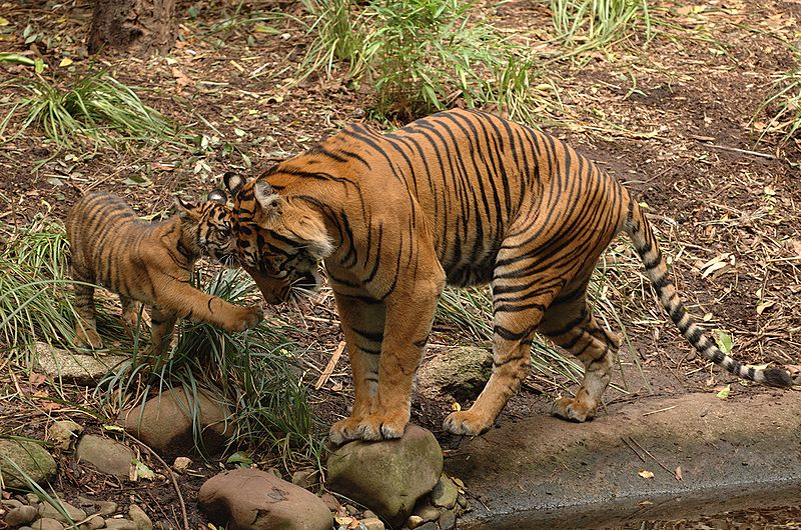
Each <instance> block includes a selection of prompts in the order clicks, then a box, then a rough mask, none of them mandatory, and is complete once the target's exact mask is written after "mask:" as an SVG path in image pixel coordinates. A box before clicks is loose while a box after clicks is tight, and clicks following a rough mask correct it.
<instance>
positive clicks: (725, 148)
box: [690, 134, 779, 160]
mask: <svg viewBox="0 0 801 530" xmlns="http://www.w3.org/2000/svg"><path fill="white" fill-rule="evenodd" d="M690 138H692V139H693V140H698V141H699V142H711V141H713V140H714V138H712V137H710V136H696V135H692V134H691V135H690ZM703 145H706V146H707V147H714V148H715V149H720V150H721V151H732V152H735V153H741V154H743V155H751V156H758V157H761V158H768V159H770V160H779V158H778V157H777V156H774V155H771V154H768V153H760V152H759V151H749V150H748V149H739V148H737V147H729V146H728V145H719V144H708V143H704V144H703Z"/></svg>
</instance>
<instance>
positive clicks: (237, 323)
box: [152, 276, 263, 333]
mask: <svg viewBox="0 0 801 530" xmlns="http://www.w3.org/2000/svg"><path fill="white" fill-rule="evenodd" d="M162 278H164V283H163V287H162V288H161V289H160V292H159V293H158V294H157V300H156V304H155V305H157V306H158V307H159V309H161V311H162V312H163V313H172V314H174V315H177V316H178V317H180V318H188V319H190V320H195V321H199V322H206V323H207V324H211V325H213V326H217V327H218V328H222V329H224V330H226V331H244V330H246V329H248V328H252V327H253V326H255V325H256V324H258V323H259V322H261V319H262V316H263V313H262V310H261V307H260V306H247V307H246V306H239V305H234V304H232V303H229V302H226V301H225V300H223V299H222V298H219V297H217V296H212V295H210V294H207V293H204V292H203V291H200V290H198V289H195V288H194V287H192V286H191V285H189V282H181V281H177V280H175V279H173V278H171V277H168V276H163V277H162ZM152 321H153V323H152V325H153V326H155V325H156V322H155V321H156V315H155V314H154V315H152ZM154 333H155V332H154Z"/></svg>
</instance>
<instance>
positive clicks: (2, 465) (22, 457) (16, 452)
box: [0, 439, 56, 489]
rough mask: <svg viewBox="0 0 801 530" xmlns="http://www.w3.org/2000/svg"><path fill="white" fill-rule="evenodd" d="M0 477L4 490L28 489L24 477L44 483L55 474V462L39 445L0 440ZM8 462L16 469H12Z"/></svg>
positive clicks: (22, 441)
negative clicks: (0, 476) (20, 471)
mask: <svg viewBox="0 0 801 530" xmlns="http://www.w3.org/2000/svg"><path fill="white" fill-rule="evenodd" d="M0 454H1V455H3V456H5V457H7V459H6V458H0V475H2V477H3V482H4V483H5V487H6V488H14V489H30V488H29V487H28V481H27V480H25V478H24V477H26V476H27V477H28V478H30V480H32V481H34V482H36V483H43V482H46V481H47V480H48V479H49V478H50V477H52V476H53V475H55V473H56V461H55V460H53V457H52V456H50V453H48V452H47V451H46V450H45V449H44V448H43V447H42V446H41V445H39V444H38V443H36V442H32V441H29V440H18V439H0ZM9 460H10V461H11V462H14V463H15V464H16V465H17V466H19V468H20V469H21V470H22V474H20V473H19V471H18V470H17V467H12V466H11V465H10V464H9Z"/></svg>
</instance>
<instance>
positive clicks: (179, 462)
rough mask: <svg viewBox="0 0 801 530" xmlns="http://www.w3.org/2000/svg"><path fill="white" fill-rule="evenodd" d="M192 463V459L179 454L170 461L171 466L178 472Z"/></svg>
mask: <svg viewBox="0 0 801 530" xmlns="http://www.w3.org/2000/svg"><path fill="white" fill-rule="evenodd" d="M191 465H192V459H191V458H187V457H185V456H179V457H178V458H176V459H175V462H173V463H172V468H173V469H174V470H175V471H177V472H178V473H183V472H184V471H186V470H187V469H189V466H191Z"/></svg>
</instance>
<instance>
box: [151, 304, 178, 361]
mask: <svg viewBox="0 0 801 530" xmlns="http://www.w3.org/2000/svg"><path fill="white" fill-rule="evenodd" d="M176 320H177V317H176V315H175V313H173V312H171V311H168V310H167V311H165V310H163V309H160V308H158V307H154V308H153V309H152V311H151V318H150V326H151V328H150V347H149V348H148V349H147V350H146V351H145V356H146V357H151V358H155V357H158V356H160V355H162V354H163V353H164V352H166V351H167V350H168V349H169V347H170V340H171V339H172V331H173V329H174V328H175V322H176Z"/></svg>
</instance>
